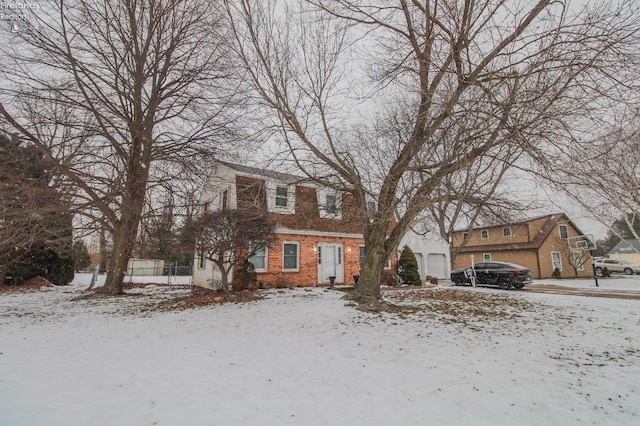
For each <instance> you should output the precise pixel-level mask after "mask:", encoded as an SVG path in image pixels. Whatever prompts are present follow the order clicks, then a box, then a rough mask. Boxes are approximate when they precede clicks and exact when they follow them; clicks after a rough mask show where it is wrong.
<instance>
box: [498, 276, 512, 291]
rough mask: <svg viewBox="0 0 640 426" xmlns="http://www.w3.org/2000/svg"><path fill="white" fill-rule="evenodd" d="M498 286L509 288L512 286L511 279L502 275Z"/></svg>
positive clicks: (504, 288)
mask: <svg viewBox="0 0 640 426" xmlns="http://www.w3.org/2000/svg"><path fill="white" fill-rule="evenodd" d="M498 287H500V288H501V289H503V290H509V289H510V288H511V280H510V279H509V278H506V277H502V278H500V279H499V280H498Z"/></svg>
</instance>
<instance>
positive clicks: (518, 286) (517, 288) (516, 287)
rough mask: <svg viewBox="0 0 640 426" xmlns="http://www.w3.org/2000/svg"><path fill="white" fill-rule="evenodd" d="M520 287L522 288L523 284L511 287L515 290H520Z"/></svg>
mask: <svg viewBox="0 0 640 426" xmlns="http://www.w3.org/2000/svg"><path fill="white" fill-rule="evenodd" d="M522 287H524V283H516V284H514V285H513V288H515V289H516V290H520V289H521V288H522Z"/></svg>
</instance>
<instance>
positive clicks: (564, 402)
mask: <svg viewBox="0 0 640 426" xmlns="http://www.w3.org/2000/svg"><path fill="white" fill-rule="evenodd" d="M623 279H624V280H625V281H620V280H623ZM85 280H86V282H85ZM563 281H565V280H563ZM576 281H579V280H576ZM615 282H621V283H624V285H625V286H629V287H631V288H637V289H638V290H639V291H640V280H638V278H621V279H617V280H616V281H615ZM565 283H566V284H567V285H570V283H571V281H565ZM87 284H88V279H87V277H80V279H78V280H77V281H76V282H75V285H72V286H68V287H63V288H54V289H51V290H48V291H41V292H31V293H10V294H0V336H1V339H0V424H2V425H48V426H56V425H60V426H62V425H64V426H73V425H213V424H216V425H236V424H242V425H357V424H367V425H427V424H443V425H445V424H446V425H470V424H473V425H542V424H544V425H567V424H598V425H603V424H612V425H613V424H615V425H638V424H640V309H639V308H640V300H623V299H609V298H595V297H584V296H573V295H557V294H540V293H530V292H506V291H501V290H494V289H472V288H453V287H446V286H438V287H435V288H433V289H418V290H414V289H411V290H407V289H402V290H393V291H389V292H388V293H387V295H386V298H387V299H388V300H389V301H392V302H394V303H395V304H397V305H400V306H404V307H405V309H403V310H402V311H400V312H398V313H395V314H390V313H384V314H376V313H365V312H360V311H358V310H355V309H353V308H352V307H349V306H345V301H344V300H343V299H342V296H343V293H341V292H339V291H333V290H323V289H290V290H269V291H264V292H263V293H262V294H263V296H264V298H263V299H262V300H258V301H253V302H247V303H238V304H224V305H212V306H207V307H203V308H199V309H190V310H183V311H166V310H155V309H152V308H153V306H155V305H154V304H157V301H158V300H167V299H170V298H173V297H176V296H181V295H182V296H184V295H186V294H188V292H189V289H188V287H183V286H171V287H169V286H149V287H146V288H143V289H135V290H131V293H134V294H137V295H130V296H124V297H119V298H89V299H86V298H84V299H83V298H80V299H77V297H78V296H79V295H80V294H81V292H82V289H83V287H86V285H87ZM556 284H562V283H561V282H559V283H556ZM575 285H578V284H575ZM583 285H585V286H588V285H589V284H587V283H586V282H583ZM601 286H604V283H603V282H601ZM74 299H75V300H74Z"/></svg>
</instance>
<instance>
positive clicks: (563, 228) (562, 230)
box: [558, 225, 569, 238]
mask: <svg viewBox="0 0 640 426" xmlns="http://www.w3.org/2000/svg"><path fill="white" fill-rule="evenodd" d="M558 229H559V230H560V238H569V230H568V229H567V225H558Z"/></svg>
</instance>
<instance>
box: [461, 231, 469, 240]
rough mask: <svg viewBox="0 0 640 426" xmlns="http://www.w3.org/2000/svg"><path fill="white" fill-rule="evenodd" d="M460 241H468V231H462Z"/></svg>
mask: <svg viewBox="0 0 640 426" xmlns="http://www.w3.org/2000/svg"><path fill="white" fill-rule="evenodd" d="M462 241H469V233H468V232H463V233H462Z"/></svg>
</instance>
